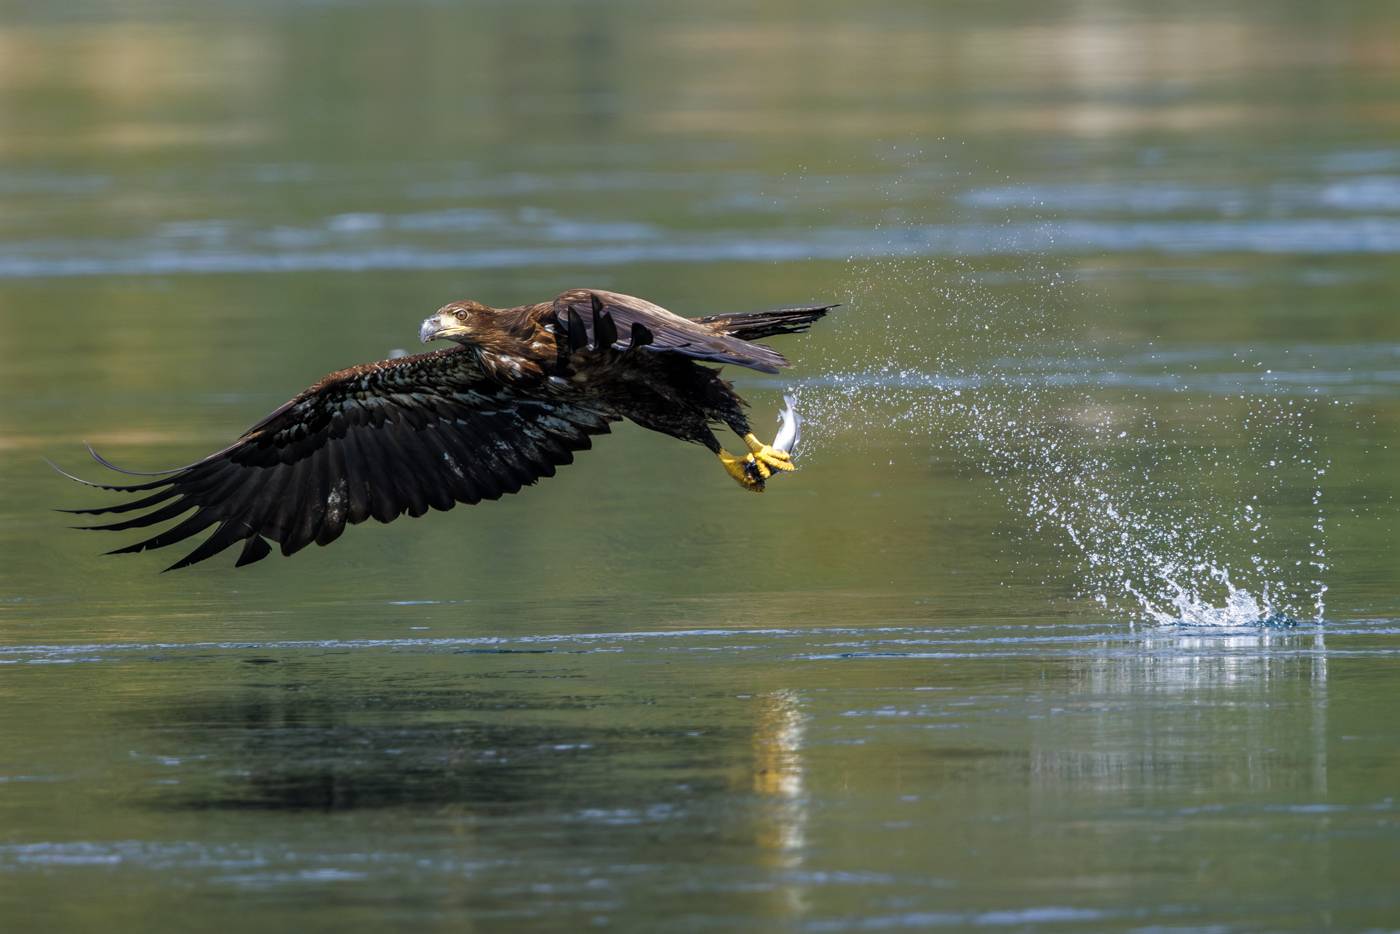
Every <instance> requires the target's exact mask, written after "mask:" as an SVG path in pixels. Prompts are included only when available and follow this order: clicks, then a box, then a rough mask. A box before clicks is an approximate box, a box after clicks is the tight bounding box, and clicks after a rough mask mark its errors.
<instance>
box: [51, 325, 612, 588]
mask: <svg viewBox="0 0 1400 934" xmlns="http://www.w3.org/2000/svg"><path fill="white" fill-rule="evenodd" d="M588 311H589V319H588V320H590V321H591V320H593V310H592V309H591V308H589V309H588ZM599 320H600V321H601V318H600V319H599ZM580 324H581V325H584V324H586V322H584V321H583V319H582V318H580ZM583 329H584V331H585V332H586V331H587V328H586V326H585V327H584V328H583ZM603 330H604V333H605V335H606V333H607V332H608V327H607V326H606V325H605V326H604V327H603ZM613 333H616V332H615V331H614V332H613ZM631 333H634V334H635V333H636V329H635V328H633V329H632V331H631ZM537 393H542V390H540V389H539V387H538V386H536V385H534V384H509V383H503V382H500V381H498V380H496V379H494V378H492V377H490V376H488V375H487V374H485V373H483V372H482V370H481V369H480V367H479V365H478V364H477V363H476V358H475V356H474V355H473V354H471V353H469V352H466V351H462V350H460V349H457V348H454V349H451V350H445V351H435V352H432V353H426V354H418V355H416V356H412V357H403V358H399V359H396V360H385V361H381V362H379V363H374V364H367V365H365V366H361V367H353V368H351V369H349V370H343V371H341V372H339V373H333V374H331V375H330V376H328V377H326V378H325V379H323V380H321V381H320V382H318V383H317V384H316V385H314V386H312V387H311V388H309V389H307V390H306V391H305V392H303V393H301V394H300V395H298V396H297V397H296V398H294V399H292V400H291V401H289V402H287V403H286V404H285V405H282V406H280V407H279V408H277V409H276V410H275V411H273V412H272V413H271V414H269V415H268V416H267V417H265V418H263V419H262V420H261V421H259V422H258V423H257V424H256V425H254V426H253V427H252V428H250V429H249V430H248V431H247V432H245V433H244V434H243V435H242V436H241V437H240V438H239V439H238V440H237V441H235V442H234V443H233V444H231V445H229V446H228V447H226V448H224V449H223V450H221V451H218V452H216V453H214V454H211V455H209V456H208V457H206V458H204V459H203V460H200V461H197V462H195V463H193V464H189V465H187V466H185V467H182V468H179V469H177V470H174V471H170V472H167V473H164V474H151V475H150V476H156V477H159V479H155V480H151V481H149V482H142V483H137V484H124V485H115V486H114V485H108V484H94V483H88V481H85V480H80V479H79V478H77V477H72V475H71V474H64V475H65V476H69V477H70V478H71V479H74V480H78V481H79V482H81V483H87V484H88V485H89V486H97V487H100V488H102V489H112V490H117V491H119V492H124V493H137V492H140V493H143V494H144V495H143V496H141V497H140V498H139V499H137V500H135V501H134V502H127V503H120V504H116V505H111V506H99V507H94V508H88V509H80V510H71V511H73V512H77V513H83V514H92V515H100V514H106V513H128V514H129V513H138V512H139V514H138V515H129V516H127V517H124V518H122V519H119V520H118V521H115V522H109V523H106V524H103V525H95V526H89V528H93V529H100V530H105V531H121V530H125V529H135V528H146V527H149V526H153V525H156V524H158V523H161V522H166V521H170V520H174V519H179V521H178V522H177V523H176V524H175V525H173V526H171V527H170V528H168V529H166V530H165V531H162V532H159V533H157V534H156V535H153V536H151V537H149V538H146V539H143V540H142V541H139V542H136V543H134V544H131V545H126V546H124V547H122V548H118V549H116V550H115V551H114V552H111V553H112V554H120V553H132V552H139V551H145V550H148V549H152V548H162V547H165V546H166V545H171V544H174V543H176V542H180V541H184V540H186V539H189V538H191V537H193V536H196V535H198V534H200V533H202V532H204V531H206V530H208V529H209V528H210V527H211V526H212V527H213V528H214V531H213V532H212V533H211V534H210V535H209V536H208V537H207V538H206V539H204V541H203V542H201V543H200V544H199V545H198V546H197V547H195V548H194V550H193V551H191V552H190V553H189V554H187V555H185V556H184V557H183V558H181V559H180V560H179V561H177V562H176V563H175V564H173V565H171V567H170V568H168V569H167V570H173V569H175V568H181V567H187V566H189V565H191V564H196V563H198V562H200V561H203V560H205V559H207V558H210V557H212V556H214V555H216V554H218V553H220V552H222V551H224V550H225V549H227V548H229V547H231V546H233V545H235V544H238V543H239V542H242V543H243V547H242V550H241V552H240V553H239V557H238V560H237V565H238V566H242V565H245V564H251V563H253V562H255V561H260V560H262V559H263V558H265V557H267V555H269V554H270V553H271V552H272V545H273V544H276V545H277V546H279V549H280V551H281V552H282V553H283V554H284V555H290V554H293V553H295V552H297V551H299V550H300V549H302V548H304V547H306V546H307V545H309V544H311V543H312V542H315V543H317V544H319V545H326V544H329V543H330V542H332V541H334V540H335V539H337V538H339V537H340V535H341V534H342V533H343V532H344V530H345V527H346V526H347V525H354V524H357V523H359V522H363V521H365V520H366V519H369V518H371V517H373V518H375V519H377V520H379V521H380V522H390V521H392V520H393V519H395V518H397V517H398V516H400V515H402V514H404V513H408V514H409V515H410V516H420V515H422V514H423V513H425V512H427V511H428V509H429V508H432V509H440V510H445V509H450V508H452V506H453V505H455V504H456V503H459V502H462V503H477V502H480V501H481V500H483V499H496V498H499V497H500V496H501V495H502V494H503V493H514V492H517V491H518V490H520V489H521V488H522V487H524V486H527V485H529V484H532V483H534V482H535V481H536V480H538V479H539V478H540V477H548V476H553V474H554V472H555V469H556V468H557V467H558V466H559V465H561V464H567V463H570V462H571V461H572V460H573V452H574V451H579V450H583V449H586V448H588V447H590V446H591V441H590V435H594V434H601V433H604V432H607V431H608V428H609V423H610V422H611V421H614V420H615V418H616V417H615V416H612V415H607V414H603V413H600V412H598V411H594V410H592V409H589V408H586V407H584V406H582V405H580V404H579V403H576V402H565V401H561V400H559V399H555V398H552V397H549V396H547V395H542V394H537ZM94 457H97V458H98V460H99V462H101V463H104V464H107V462H105V461H103V460H102V459H101V458H100V456H99V455H97V454H96V452H94ZM107 466H113V465H110V464H107ZM114 469H120V468H114ZM60 473H62V471H60ZM143 509H145V510H149V511H146V512H140V510H143ZM186 513H188V515H186ZM181 516H183V517H184V518H179V517H181Z"/></svg>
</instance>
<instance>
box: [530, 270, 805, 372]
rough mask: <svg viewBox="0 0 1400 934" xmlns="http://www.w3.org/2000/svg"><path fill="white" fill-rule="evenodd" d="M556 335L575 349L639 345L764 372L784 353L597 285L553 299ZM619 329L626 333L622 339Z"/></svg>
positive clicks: (778, 364) (783, 363)
mask: <svg viewBox="0 0 1400 934" xmlns="http://www.w3.org/2000/svg"><path fill="white" fill-rule="evenodd" d="M551 313H552V315H553V318H552V321H553V324H554V329H555V335H556V339H560V338H562V339H564V340H567V342H568V345H569V348H570V349H571V350H573V351H575V352H576V351H578V350H582V349H585V348H587V349H590V350H597V349H599V348H602V347H611V348H613V349H614V350H620V351H625V350H630V349H633V348H638V349H640V348H643V347H645V348H646V349H647V350H649V351H651V352H653V353H675V354H681V355H683V356H687V357H694V358H695V359H697V360H713V361H715V362H717V363H732V364H735V365H737V366H744V367H748V368H749V369H752V370H759V371H760V372H763V373H776V372H778V369H779V367H785V366H787V365H788V361H787V358H786V357H784V356H783V355H782V354H780V353H778V352H777V351H776V350H774V349H773V348H771V347H767V346H765V345H763V344H755V343H753V342H751V341H746V340H742V339H740V338H738V337H733V336H731V335H729V334H726V333H725V332H724V331H722V330H720V329H719V328H718V327H716V326H713V325H710V324H706V323H704V322H702V321H694V320H691V319H690V318H682V317H681V316H680V315H677V314H673V313H671V312H669V311H667V310H666V309H665V308H662V307H661V306H660V305H654V304H652V303H651V302H649V301H646V300H645V299H641V298H636V297H634V296H631V295H622V294H620V293H618V292H605V291H602V290H601V289H571V290H570V291H568V292H564V293H563V294H562V295H560V296H559V297H558V298H556V299H555V300H554V304H553V307H552V309H551ZM620 334H626V335H627V339H626V340H623V339H621V338H620V337H619V335H620Z"/></svg>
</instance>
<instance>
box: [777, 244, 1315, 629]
mask: <svg viewBox="0 0 1400 934" xmlns="http://www.w3.org/2000/svg"><path fill="white" fill-rule="evenodd" d="M853 266H854V264H853ZM853 272H854V278H855V283H854V286H853V288H852V289H851V294H850V301H851V304H852V306H853V311H852V312H851V314H850V315H849V316H848V317H849V319H852V320H854V319H857V318H858V319H859V328H858V329H857V328H854V327H852V328H851V330H850V331H849V332H848V335H849V336H850V337H851V338H852V340H851V342H850V343H848V344H847V345H844V346H842V347H841V351H842V353H841V358H840V359H839V360H833V361H832V362H831V363H830V364H829V365H828V366H827V367H826V369H825V372H822V373H820V374H819V375H818V376H817V377H816V378H815V379H812V380H809V381H808V382H806V383H805V384H804V385H803V386H802V387H801V388H800V390H799V399H798V405H799V408H800V409H801V411H803V413H804V414H805V416H806V418H807V423H806V426H805V432H804V445H806V451H805V453H806V454H807V455H808V456H811V455H812V454H813V453H816V454H818V456H820V450H821V448H822V447H823V446H824V445H825V444H826V443H827V442H830V441H834V440H836V438H837V437H838V436H841V440H842V442H843V443H845V442H846V441H847V440H848V438H849V436H850V435H851V434H854V433H856V432H857V431H861V430H864V429H868V428H869V427H870V425H869V421H870V420H871V419H875V420H880V421H885V422H886V424H885V426H884V427H885V428H886V429H888V430H891V431H896V432H900V433H902V434H904V435H905V436H907V437H908V439H909V443H911V444H918V445H927V444H934V445H937V446H940V447H946V448H950V449H951V451H952V452H953V453H954V454H955V455H956V456H957V457H959V458H960V459H961V460H963V461H964V462H966V463H970V464H972V465H975V466H976V467H977V468H978V469H980V470H981V471H983V472H985V473H986V474H987V475H988V476H990V477H991V478H992V479H993V481H994V482H995V484H996V486H997V488H998V490H999V491H1000V492H1001V494H1002V495H1003V496H1004V498H1005V499H1006V501H1007V503H1008V504H1009V505H1010V507H1011V508H1012V509H1013V510H1014V511H1016V512H1018V513H1019V514H1021V515H1022V516H1023V517H1024V518H1025V520H1026V521H1027V523H1028V524H1029V526H1030V527H1031V528H1032V529H1034V531H1035V532H1036V534H1037V535H1038V536H1040V537H1041V538H1042V539H1043V540H1045V541H1048V542H1051V543H1053V544H1054V545H1056V546H1057V547H1059V548H1061V549H1062V550H1063V551H1064V552H1065V554H1066V556H1067V557H1068V558H1069V559H1070V561H1071V563H1072V564H1073V566H1075V567H1076V568H1077V569H1078V571H1077V574H1076V575H1075V577H1076V579H1077V580H1079V588H1078V589H1079V591H1080V595H1081V596H1083V597H1085V598H1088V599H1091V600H1094V601H1096V602H1098V603H1099V604H1101V605H1102V606H1104V607H1105V608H1107V609H1109V610H1110V611H1112V612H1115V613H1120V614H1125V615H1127V616H1128V617H1129V618H1131V619H1134V620H1141V621H1144V622H1148V623H1156V624H1166V625H1201V626H1245V625H1261V624H1262V625H1286V624H1289V623H1292V622H1295V621H1298V620H1303V619H1307V618H1310V617H1311V618H1313V619H1316V620H1319V621H1320V620H1321V619H1322V616H1323V611H1324V595H1325V594H1326V590H1327V587H1326V584H1325V583H1323V576H1324V572H1325V571H1326V567H1327V562H1326V551H1325V547H1324V531H1325V527H1324V521H1323V513H1322V483H1323V478H1324V476H1325V475H1326V473H1327V467H1328V464H1327V462H1326V460H1325V459H1322V458H1320V457H1319V456H1318V455H1317V453H1316V452H1317V450H1318V447H1319V445H1318V439H1317V438H1316V437H1315V434H1314V430H1313V428H1312V427H1311V426H1312V425H1313V422H1314V420H1313V418H1312V417H1311V411H1312V406H1313V405H1314V404H1315V401H1314V400H1309V399H1302V400H1300V399H1296V398H1286V397H1284V396H1282V395H1280V394H1275V393H1271V392H1269V391H1268V389H1267V381H1264V382H1261V385H1260V391H1259V392H1258V393H1252V392H1240V393H1235V394H1231V395H1225V396H1223V397H1222V396H1220V395H1202V394H1196V393H1192V392H1190V391H1189V385H1187V383H1184V382H1182V381H1177V382H1178V383H1181V385H1179V386H1178V388H1177V390H1176V391H1174V392H1169V393H1167V394H1166V395H1165V396H1164V395H1163V394H1161V393H1151V392H1142V391H1134V390H1132V389H1131V388H1127V389H1125V388H1123V386H1122V385H1121V381H1115V380H1114V379H1112V378H1111V377H1112V376H1113V373H1112V368H1111V367H1110V366H1109V365H1108V364H1106V363H1105V362H1104V359H1103V357H1102V356H1101V355H1099V354H1098V353H1096V352H1095V351H1094V349H1093V342H1092V341H1091V340H1089V339H1088V338H1087V337H1085V336H1084V335H1074V334H1073V333H1072V332H1071V331H1070V330H1069V329H1068V322H1069V321H1070V320H1072V319H1073V318H1074V316H1073V315H1069V314H1066V307H1067V303H1068V302H1069V301H1071V300H1081V301H1082V300H1085V296H1084V295H1083V292H1082V290H1081V289H1079V288H1077V287H1075V286H1071V285H1070V284H1068V283H1067V282H1066V281H1065V279H1064V278H1063V276H1062V275H1061V274H1060V273H1059V272H1057V271H1053V270H1047V269H1045V268H1042V267H1039V266H1036V265H1034V264H1030V265H1027V266H1022V267H1019V268H1017V269H1015V270H1014V271H1012V272H1011V273H1006V272H1001V273H997V274H996V275H995V276H989V274H988V273H987V272H986V271H978V270H976V269H974V268H971V267H969V266H965V265H959V264H957V263H946V262H945V263H942V264H937V265H936V266H935V265H931V264H929V263H926V262H921V261H920V262H908V261H906V262H900V261H890V262H874V263H871V262H864V263H861V264H859V266H858V268H854V269H853ZM1008 276H1009V277H1011V278H1014V279H1015V280H1016V288H1015V289H1014V290H1012V291H1013V292H1014V297H1013V296H1012V294H1007V290H1004V289H1002V290H998V288H996V286H997V284H998V283H999V282H1004V280H1005V279H1006V278H1007V277H1008ZM1026 296H1030V301H1029V304H1028V303H1027V300H1026ZM876 309H898V311H897V312H894V311H891V312H889V313H888V314H885V313H882V312H879V311H876ZM1103 313H1105V314H1108V313H1111V312H1108V311H1105V312H1103ZM1081 317H1082V316H1081ZM882 318H883V321H881V319H882ZM877 324H883V327H878V326H874V325H877ZM857 330H858V331H859V334H858V335H857V333H856V332H857ZM871 335H878V336H877V337H873V338H872V337H871ZM872 341H873V342H872ZM1241 362H1244V361H1241ZM1162 366H1163V368H1164V371H1165V370H1168V369H1169V368H1170V366H1171V364H1170V363H1169V362H1164V363H1163V364H1162ZM1264 375H1266V374H1263V373H1262V372H1261V377H1263V376H1264ZM1300 542H1306V547H1304V546H1303V545H1301V544H1299V543H1300Z"/></svg>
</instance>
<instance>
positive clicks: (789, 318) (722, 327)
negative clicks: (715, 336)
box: [695, 305, 840, 341]
mask: <svg viewBox="0 0 1400 934" xmlns="http://www.w3.org/2000/svg"><path fill="white" fill-rule="evenodd" d="M839 307H840V305H813V306H810V307H806V308H777V309H774V310H773V311H749V312H741V313H738V314H729V315H710V316H709V317H706V318H696V319H695V320H696V321H698V322H700V323H701V324H708V325H710V326H711V327H713V328H714V329H715V330H717V331H720V332H722V333H724V334H728V335H729V336H731V337H737V338H739V339H740V340H746V341H752V340H758V339H760V338H764V337H772V336H773V335H774V334H798V333H800V332H802V331H805V330H807V329H808V328H809V327H811V326H812V322H813V321H816V320H817V319H818V318H821V317H822V316H824V315H825V314H826V313H827V312H828V311H830V310H831V309H833V308H839Z"/></svg>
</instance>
